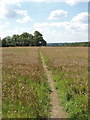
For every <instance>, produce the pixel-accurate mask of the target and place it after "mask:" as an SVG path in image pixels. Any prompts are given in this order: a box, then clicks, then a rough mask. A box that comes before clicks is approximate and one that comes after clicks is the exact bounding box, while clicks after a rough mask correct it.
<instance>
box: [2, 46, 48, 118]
mask: <svg viewBox="0 0 90 120" xmlns="http://www.w3.org/2000/svg"><path fill="white" fill-rule="evenodd" d="M2 58H3V67H2V70H3V71H2V72H3V85H2V93H3V94H2V95H3V97H2V100H3V104H2V107H3V108H2V113H3V114H2V115H3V118H38V117H46V116H48V114H49V113H48V111H49V107H50V104H49V91H50V88H49V85H48V83H47V78H46V76H45V74H44V71H43V67H42V64H41V60H40V56H39V48H37V47H36V48H35V47H34V48H29V47H27V48H25V47H23V48H21V47H20V48H19V47H18V48H3V55H2Z"/></svg>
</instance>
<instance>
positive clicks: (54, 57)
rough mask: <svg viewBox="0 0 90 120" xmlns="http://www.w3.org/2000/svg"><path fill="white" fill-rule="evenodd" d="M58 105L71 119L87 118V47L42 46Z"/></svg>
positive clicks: (80, 119) (84, 119)
mask: <svg viewBox="0 0 90 120" xmlns="http://www.w3.org/2000/svg"><path fill="white" fill-rule="evenodd" d="M42 53H43V55H44V58H45V61H46V64H47V66H48V69H49V70H50V71H51V73H52V77H53V80H54V82H55V87H56V89H57V92H58V95H59V100H60V105H62V106H63V107H64V110H65V111H66V112H68V113H69V117H70V118H72V120H87V119H88V49H87V48H84V47H83V48H82V47H81V48H79V47H78V48H77V47H76V48H75V47H73V48H68V47H64V48H63V47H62V48H57V47H55V48H53V47H50V48H42Z"/></svg>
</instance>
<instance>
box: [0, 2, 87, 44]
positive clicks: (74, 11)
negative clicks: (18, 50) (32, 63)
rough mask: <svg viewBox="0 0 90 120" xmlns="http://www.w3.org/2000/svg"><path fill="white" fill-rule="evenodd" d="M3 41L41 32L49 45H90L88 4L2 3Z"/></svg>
mask: <svg viewBox="0 0 90 120" xmlns="http://www.w3.org/2000/svg"><path fill="white" fill-rule="evenodd" d="M0 1H1V2H0V37H1V38H4V37H6V36H12V35H14V34H22V33H23V32H28V33H31V34H33V33H34V31H36V30H37V31H39V32H41V33H42V34H43V38H44V39H45V40H46V41H47V42H48V43H57V42H59V43H64V42H85V41H88V0H86V1H84V0H65V1H64V0H63V2H62V1H60V0H7V1H6V0H0Z"/></svg>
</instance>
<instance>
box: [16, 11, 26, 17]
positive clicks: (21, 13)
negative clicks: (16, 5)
mask: <svg viewBox="0 0 90 120" xmlns="http://www.w3.org/2000/svg"><path fill="white" fill-rule="evenodd" d="M16 13H17V14H18V15H23V16H27V10H16Z"/></svg>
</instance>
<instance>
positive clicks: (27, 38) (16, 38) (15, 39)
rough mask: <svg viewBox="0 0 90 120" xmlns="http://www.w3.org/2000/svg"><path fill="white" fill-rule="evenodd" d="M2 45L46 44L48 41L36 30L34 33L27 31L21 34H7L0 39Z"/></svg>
mask: <svg viewBox="0 0 90 120" xmlns="http://www.w3.org/2000/svg"><path fill="white" fill-rule="evenodd" d="M0 43H1V45H2V47H9V46H12V47H15V46H46V45H47V42H46V41H45V40H44V39H43V35H42V34H41V33H40V32H39V31H35V32H34V35H32V34H29V33H27V32H24V33H22V34H21V35H18V34H17V35H16V34H15V35H13V36H12V37H11V36H7V37H5V38H3V39H2V40H0Z"/></svg>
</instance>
